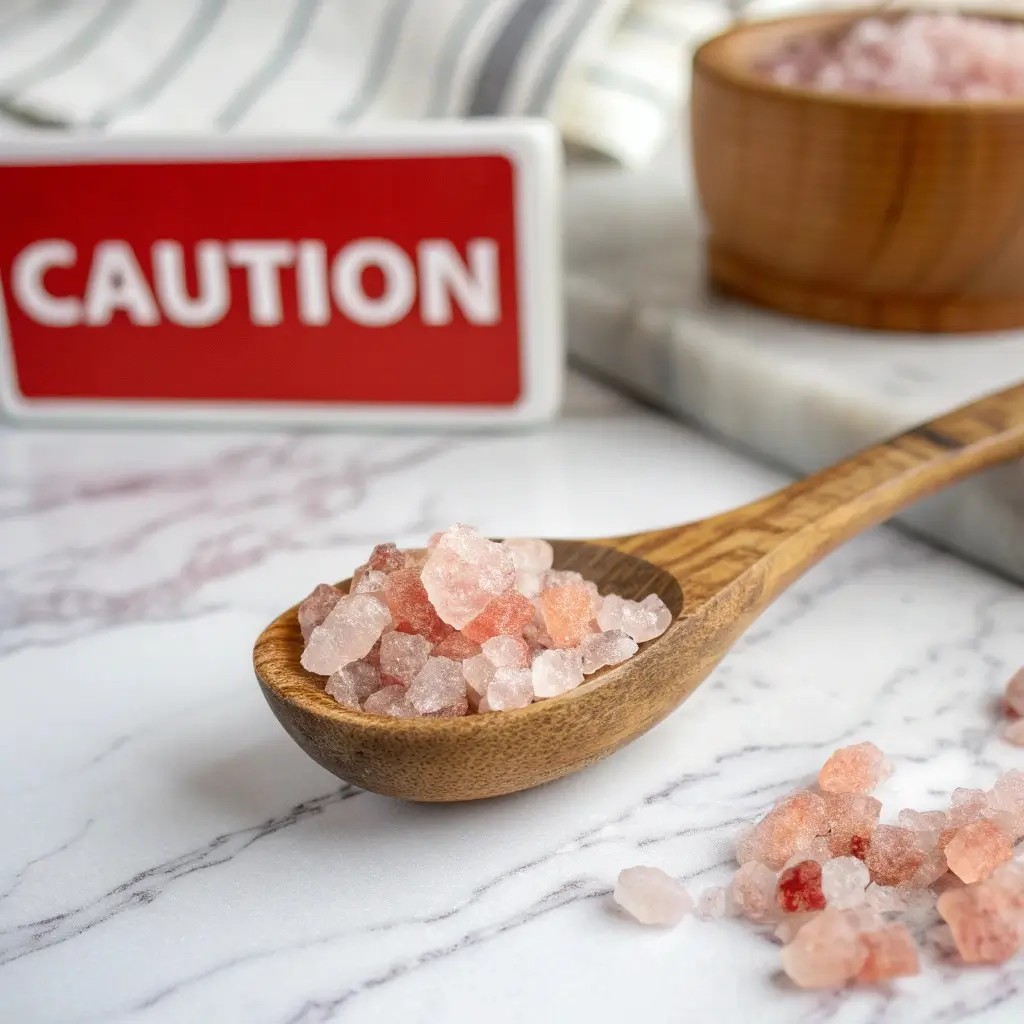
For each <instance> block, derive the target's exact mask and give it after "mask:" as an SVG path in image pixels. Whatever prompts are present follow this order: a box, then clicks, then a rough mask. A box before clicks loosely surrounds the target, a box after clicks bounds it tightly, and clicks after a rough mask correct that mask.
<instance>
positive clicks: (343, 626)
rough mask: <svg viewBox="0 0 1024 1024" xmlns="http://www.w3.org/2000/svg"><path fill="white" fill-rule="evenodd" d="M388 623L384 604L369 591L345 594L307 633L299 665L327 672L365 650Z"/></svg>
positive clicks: (332, 670) (346, 662)
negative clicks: (322, 619)
mask: <svg viewBox="0 0 1024 1024" xmlns="http://www.w3.org/2000/svg"><path fill="white" fill-rule="evenodd" d="M390 624H391V613H390V612H389V611H388V606H387V605H386V604H385V603H384V602H383V601H381V600H380V599H379V598H376V597H374V596H373V595H372V594H347V595H346V596H345V597H342V598H341V599H340V600H339V601H338V603H337V604H336V605H335V606H334V607H333V608H332V609H331V612H330V614H329V615H328V616H327V618H326V619H324V621H323V622H322V623H321V624H320V625H319V626H317V627H316V629H314V630H313V632H312V633H311V634H310V637H309V642H308V643H307V644H306V649H305V650H304V651H303V652H302V659H301V661H302V667H303V668H304V669H306V670H307V671H308V672H316V673H317V674H318V675H322V676H329V675H331V674H333V673H334V672H337V670H338V669H339V668H341V666H342V665H347V664H348V663H349V662H350V661H357V660H358V659H360V658H362V657H364V656H365V655H366V654H368V653H369V651H370V648H371V647H373V645H374V644H375V643H376V642H377V641H378V640H379V639H380V635H381V633H382V632H383V631H384V629H385V627H386V626H389V625H390Z"/></svg>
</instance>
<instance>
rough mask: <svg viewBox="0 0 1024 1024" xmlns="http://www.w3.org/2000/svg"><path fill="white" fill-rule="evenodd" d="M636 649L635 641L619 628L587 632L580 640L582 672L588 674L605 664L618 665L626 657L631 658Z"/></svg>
mask: <svg viewBox="0 0 1024 1024" xmlns="http://www.w3.org/2000/svg"><path fill="white" fill-rule="evenodd" d="M638 650H639V648H638V647H637V644H636V641H635V640H634V639H633V638H632V637H630V636H627V635H626V634H625V633H623V632H622V630H621V629H610V630H608V631H607V632H606V633H588V634H587V636H585V637H584V638H583V639H582V641H581V642H580V651H581V653H582V655H583V674H584V675H585V676H589V675H592V674H593V673H594V672H596V671H597V670H598V669H601V668H604V667H605V666H606V665H618V664H619V663H620V662H623V661H625V660H626V659H627V658H632V657H633V655H634V654H636V652H637V651H638Z"/></svg>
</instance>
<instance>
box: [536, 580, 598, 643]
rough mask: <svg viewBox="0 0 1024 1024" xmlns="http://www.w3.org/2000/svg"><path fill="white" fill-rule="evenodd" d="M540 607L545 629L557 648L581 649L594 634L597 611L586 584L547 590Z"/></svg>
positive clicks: (543, 594)
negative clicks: (592, 604)
mask: <svg viewBox="0 0 1024 1024" xmlns="http://www.w3.org/2000/svg"><path fill="white" fill-rule="evenodd" d="M540 606H541V613H542V614H543V616H544V626H545V628H546V629H547V631H548V636H550V637H551V639H552V641H553V642H554V644H555V646H556V647H579V646H580V643H581V641H582V640H583V638H584V637H586V636H589V635H590V633H591V632H592V630H591V627H590V623H591V620H592V619H593V618H594V612H593V608H592V607H591V601H590V592H589V591H588V590H587V588H586V587H585V586H583V584H581V583H567V584H565V585H564V586H561V587H546V588H545V589H544V590H542V591H541V594H540ZM531 618H532V615H531ZM527 621H529V620H527ZM524 625H525V623H524Z"/></svg>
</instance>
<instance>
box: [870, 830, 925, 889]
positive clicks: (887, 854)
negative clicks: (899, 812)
mask: <svg viewBox="0 0 1024 1024" xmlns="http://www.w3.org/2000/svg"><path fill="white" fill-rule="evenodd" d="M923 861H924V854H922V853H921V851H920V850H918V848H917V842H916V837H915V835H914V833H913V832H911V831H910V829H908V828H900V827H899V826H897V825H879V826H878V828H876V829H875V831H874V832H873V833H872V835H871V845H870V846H869V847H868V852H867V856H866V857H865V858H864V863H865V864H867V866H868V870H869V871H870V872H871V878H872V879H873V880H874V881H875V882H877V883H878V884H879V885H903V884H904V883H905V882H907V881H909V880H910V879H911V878H912V877H913V876H914V873H915V872H916V871H917V869H918V868H919V867H920V866H921V864H922V862H923Z"/></svg>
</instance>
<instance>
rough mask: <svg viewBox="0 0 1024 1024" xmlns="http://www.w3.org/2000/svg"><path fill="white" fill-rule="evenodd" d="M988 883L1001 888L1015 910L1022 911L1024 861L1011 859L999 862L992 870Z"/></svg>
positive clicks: (1023, 902)
mask: <svg viewBox="0 0 1024 1024" xmlns="http://www.w3.org/2000/svg"><path fill="white" fill-rule="evenodd" d="M989 884H990V885H995V886H997V887H998V888H1000V889H1002V890H1003V892H1005V893H1006V894H1007V896H1008V898H1009V900H1010V903H1011V905H1012V906H1014V907H1015V908H1016V909H1017V910H1020V911H1024V863H1021V862H1020V861H1011V862H1010V863H1008V864H1000V865H999V867H997V868H996V869H995V871H993V872H992V877H991V878H990V879H989Z"/></svg>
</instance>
